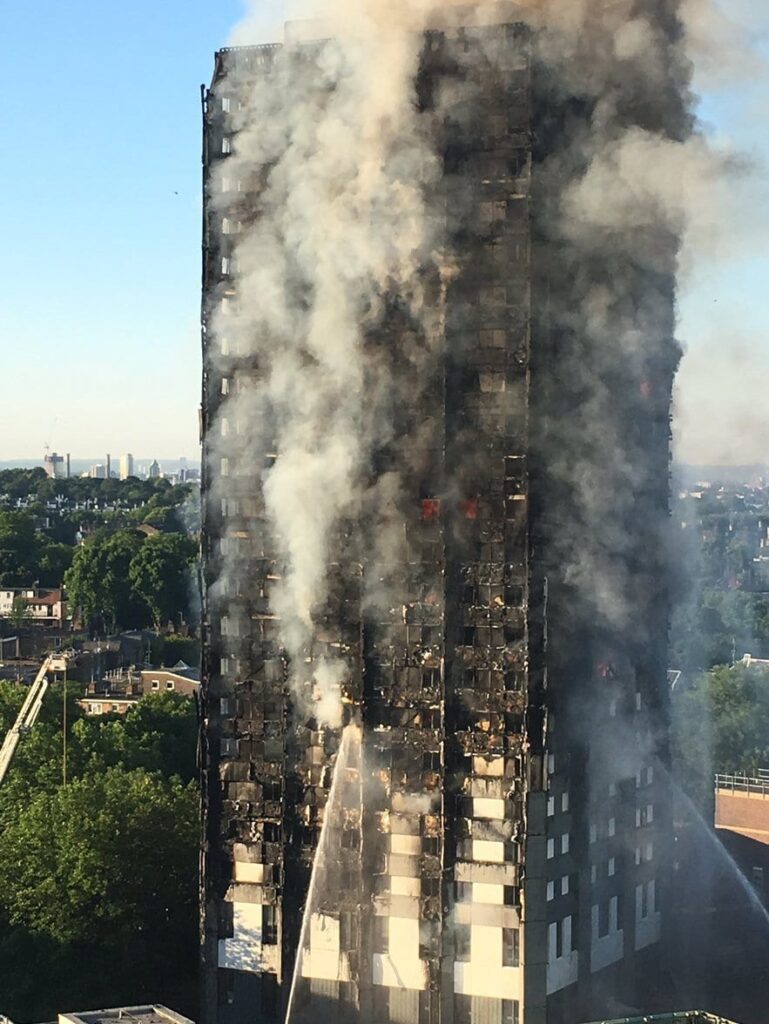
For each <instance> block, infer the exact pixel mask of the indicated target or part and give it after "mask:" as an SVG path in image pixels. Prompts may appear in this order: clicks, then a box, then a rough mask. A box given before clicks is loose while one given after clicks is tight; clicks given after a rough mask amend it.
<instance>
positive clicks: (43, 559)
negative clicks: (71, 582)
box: [37, 543, 75, 587]
mask: <svg viewBox="0 0 769 1024" xmlns="http://www.w3.org/2000/svg"><path fill="white" fill-rule="evenodd" d="M74 556H75V550H74V548H73V547H71V546H70V545H69V544H57V543H47V544H45V545H44V546H43V548H42V551H41V554H40V558H39V561H38V566H37V568H38V575H37V578H38V579H39V580H40V583H41V585H42V586H44V587H60V586H61V584H62V581H63V580H64V574H65V573H66V572H67V570H68V569H69V568H70V566H71V565H72V560H73V558H74Z"/></svg>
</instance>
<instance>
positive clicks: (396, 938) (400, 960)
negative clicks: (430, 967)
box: [372, 917, 427, 991]
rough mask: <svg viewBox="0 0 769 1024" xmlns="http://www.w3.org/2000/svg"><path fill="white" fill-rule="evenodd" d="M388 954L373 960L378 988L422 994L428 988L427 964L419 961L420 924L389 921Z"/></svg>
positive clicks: (399, 919)
mask: <svg viewBox="0 0 769 1024" xmlns="http://www.w3.org/2000/svg"><path fill="white" fill-rule="evenodd" d="M387 922H388V943H387V944H388V950H389V952H387V953H375V954H374V956H373V962H372V967H373V975H374V979H373V980H374V984H375V985H385V986H387V987H388V988H401V989H412V990H417V991H422V990H423V989H425V988H426V987H427V964H426V963H425V962H424V961H423V960H420V959H419V921H418V920H417V919H416V918H409V917H389V918H388V919H387Z"/></svg>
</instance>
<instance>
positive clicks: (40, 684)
mask: <svg viewBox="0 0 769 1024" xmlns="http://www.w3.org/2000/svg"><path fill="white" fill-rule="evenodd" d="M66 671H67V658H66V657H65V655H63V654H49V655H48V657H47V658H46V659H45V661H44V662H43V664H42V665H41V666H40V671H39V672H38V673H37V676H36V677H35V681H34V682H33V683H32V685H31V686H30V688H29V692H28V693H27V696H26V697H25V698H24V703H23V704H22V705H21V710H20V711H19V713H18V715H17V716H16V721H15V722H14V723H13V725H12V726H11V728H10V729H9V730H8V733H7V735H6V737H5V740H4V741H3V745H2V747H0V785H2V783H3V781H4V779H5V776H6V775H7V774H8V769H9V768H10V767H11V761H12V760H13V755H14V754H15V753H16V748H17V747H18V745H19V741H20V740H21V737H22V736H23V735H24V734H25V733H26V732H29V730H30V729H31V728H32V726H33V725H34V724H35V722H36V721H37V717H38V715H39V714H40V709H41V707H42V706H43V698H44V697H45V694H46V691H47V690H48V686H49V684H50V681H51V680H50V677H51V676H53V675H54V674H55V673H56V672H66Z"/></svg>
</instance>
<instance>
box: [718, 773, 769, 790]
mask: <svg viewBox="0 0 769 1024" xmlns="http://www.w3.org/2000/svg"><path fill="white" fill-rule="evenodd" d="M761 775H762V776H763V775H764V772H761ZM716 789H725V790H729V792H731V793H755V794H756V795H757V796H769V777H763V778H759V779H751V778H749V777H748V776H747V775H716Z"/></svg>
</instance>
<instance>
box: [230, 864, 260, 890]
mask: <svg viewBox="0 0 769 1024" xmlns="http://www.w3.org/2000/svg"><path fill="white" fill-rule="evenodd" d="M234 877H235V881H236V882H245V883H247V884H250V885H261V884H262V882H263V881H264V864H247V863H246V861H243V860H236V861H235V871H234Z"/></svg>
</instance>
